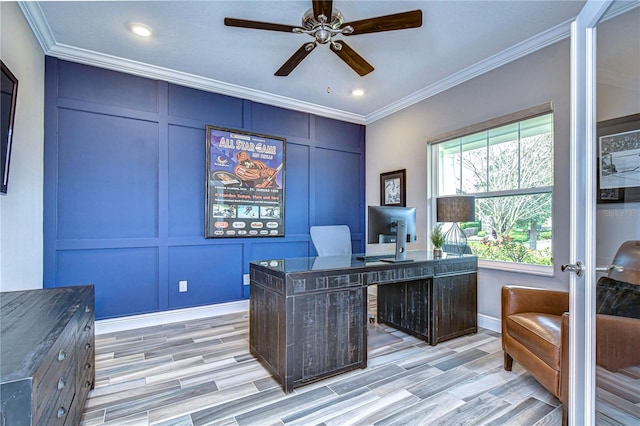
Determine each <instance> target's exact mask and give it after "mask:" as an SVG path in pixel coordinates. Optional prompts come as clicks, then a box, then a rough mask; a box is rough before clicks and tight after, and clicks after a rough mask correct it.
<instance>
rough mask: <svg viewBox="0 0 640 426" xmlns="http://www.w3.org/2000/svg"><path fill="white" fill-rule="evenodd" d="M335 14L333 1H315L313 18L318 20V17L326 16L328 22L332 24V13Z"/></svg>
mask: <svg viewBox="0 0 640 426" xmlns="http://www.w3.org/2000/svg"><path fill="white" fill-rule="evenodd" d="M332 12H333V1H332V0H329V1H319V0H313V17H314V18H316V19H318V16H320V15H324V16H326V17H327V22H331V13H332Z"/></svg>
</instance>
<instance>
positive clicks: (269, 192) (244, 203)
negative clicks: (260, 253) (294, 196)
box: [205, 126, 286, 238]
mask: <svg viewBox="0 0 640 426" xmlns="http://www.w3.org/2000/svg"><path fill="white" fill-rule="evenodd" d="M206 134H207V153H206V155H207V169H206V170H207V177H206V185H205V187H206V204H205V206H206V207H205V210H206V211H205V214H206V217H205V238H233V237H241V238H246V237H283V236H284V205H285V204H284V172H285V143H286V140H285V139H284V138H280V137H277V136H268V135H261V134H258V133H252V132H247V131H244V130H233V129H225V128H222V127H216V126H207V127H206Z"/></svg>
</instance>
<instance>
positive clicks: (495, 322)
mask: <svg viewBox="0 0 640 426" xmlns="http://www.w3.org/2000/svg"><path fill="white" fill-rule="evenodd" d="M478 327H482V328H486V329H487V330H491V331H495V332H496V333H501V332H502V323H501V321H500V318H495V317H490V316H489V315H482V314H478Z"/></svg>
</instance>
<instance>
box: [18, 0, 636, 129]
mask: <svg viewBox="0 0 640 426" xmlns="http://www.w3.org/2000/svg"><path fill="white" fill-rule="evenodd" d="M18 5H19V7H20V9H21V10H22V13H23V14H24V16H25V18H26V19H27V22H28V23H29V25H30V27H31V29H32V31H33V33H34V34H35V36H36V38H37V40H38V42H39V43H40V46H41V47H42V50H43V51H44V53H45V54H46V55H50V56H55V57H57V58H60V59H64V60H69V61H72V62H78V63H82V64H86V65H93V66H97V67H100V68H106V69H111V70H114V71H120V72H125V73H129V74H134V75H139V76H143V77H147V78H152V79H157V80H163V81H168V82H170V83H175V84H179V85H182V86H187V87H191V88H195V89H200V90H204V91H207V92H214V93H219V94H223V95H228V96H233V97H237V98H241V99H247V100H251V101H255V102H259V103H264V104H268V105H273V106H277V107H281V108H286V109H292V110H295V111H301V112H306V113H310V114H315V115H318V116H322V117H327V118H333V119H337V120H343V121H347V122H351V123H356V124H363V125H367V124H371V123H373V122H375V121H377V120H380V119H382V118H384V117H387V116H389V115H391V114H394V113H396V112H398V111H401V110H403V109H405V108H408V107H410V106H412V105H414V104H416V103H418V102H421V101H423V100H425V99H428V98H430V97H432V96H435V95H437V94H439V93H442V92H444V91H445V90H448V89H450V88H452V87H455V86H457V85H459V84H462V83H464V82H466V81H468V80H471V79H473V78H475V77H478V76H480V75H482V74H484V73H487V72H489V71H491V70H494V69H496V68H499V67H501V66H503V65H505V64H508V63H510V62H513V61H515V60H517V59H520V58H522V57H524V56H527V55H529V54H531V53H533V52H536V51H538V50H540V49H543V48H545V47H547V46H550V45H552V44H554V43H557V42H558V41H561V40H563V39H565V38H568V37H569V36H570V34H571V22H572V20H567V21H565V22H563V23H561V24H559V25H557V26H555V27H553V28H551V29H549V30H547V31H545V32H542V33H540V34H538V35H535V36H533V37H531V38H529V39H527V40H525V41H523V42H521V43H518V44H516V45H514V46H512V47H510V48H508V49H506V50H503V51H502V52H499V53H497V54H495V55H493V56H490V57H489V58H487V59H484V60H482V61H480V62H477V63H476V64H473V65H471V66H469V67H467V68H465V69H464V70H461V71H459V72H457V73H455V74H452V75H451V76H449V77H447V78H445V79H442V80H440V81H438V82H436V83H434V84H431V85H429V86H427V87H424V88H422V89H420V90H418V91H417V92H415V93H413V94H411V95H409V96H406V97H404V98H402V99H399V100H398V101H396V102H393V103H391V104H389V105H387V106H386V107H384V108H381V109H379V110H377V111H375V112H373V113H371V114H368V115H360V114H355V113H350V112H347V111H343V110H339V109H334V108H328V107H326V106H322V105H317V104H313V103H310V102H304V101H300V100H297V99H293V98H288V97H285V96H280V95H277V94H274V93H269V92H264V91H261V90H255V89H250V88H247V87H242V86H238V85H234V84H229V83H225V82H222V81H219V80H214V79H209V78H205V77H201V76H197V75H193V74H189V73H184V72H180V71H176V70H172V69H168V68H163V67H158V66H154V65H149V64H145V63H142V62H137V61H132V60H129V59H124V58H120V57H116V56H111V55H106V54H102V53H98V52H94V51H90V50H86V49H79V48H76V47H72V46H68V45H64V44H60V43H57V42H56V40H55V37H54V36H53V33H52V31H51V28H50V27H49V24H48V23H47V21H46V19H45V17H44V14H43V13H42V9H41V8H40V5H39V4H38V2H28V1H22V2H18ZM637 6H638V3H637V2H630V3H629V4H625V5H624V7H622V8H620V10H617V11H615V13H614V14H612V16H617V15H619V14H621V13H624V12H626V11H628V10H630V9H633V8H634V7H637ZM612 16H608V17H607V18H608V19H609V18H611V17H612Z"/></svg>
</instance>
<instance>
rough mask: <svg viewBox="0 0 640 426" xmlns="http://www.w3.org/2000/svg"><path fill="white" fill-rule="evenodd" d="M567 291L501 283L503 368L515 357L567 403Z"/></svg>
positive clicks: (510, 365)
mask: <svg viewBox="0 0 640 426" xmlns="http://www.w3.org/2000/svg"><path fill="white" fill-rule="evenodd" d="M568 310H569V293H567V292H565V291H556V290H544V289H539V288H529V287H518V286H504V287H502V349H503V351H504V369H505V370H507V371H511V368H512V366H513V360H514V359H515V360H516V361H517V362H518V363H520V365H522V366H523V367H524V368H525V369H526V370H527V371H529V373H531V375H532V376H533V377H534V378H535V379H536V380H537V381H538V382H540V384H541V385H542V386H544V387H545V388H546V389H547V390H548V391H549V392H551V393H552V394H553V395H554V396H555V397H557V398H558V399H559V400H560V401H562V402H563V403H564V404H565V405H566V403H567V399H568V394H567V389H568V388H567V384H568V374H569V373H568V372H569V370H568V367H569V356H568V355H569V354H568V352H569V314H568V312H567V311H568Z"/></svg>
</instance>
